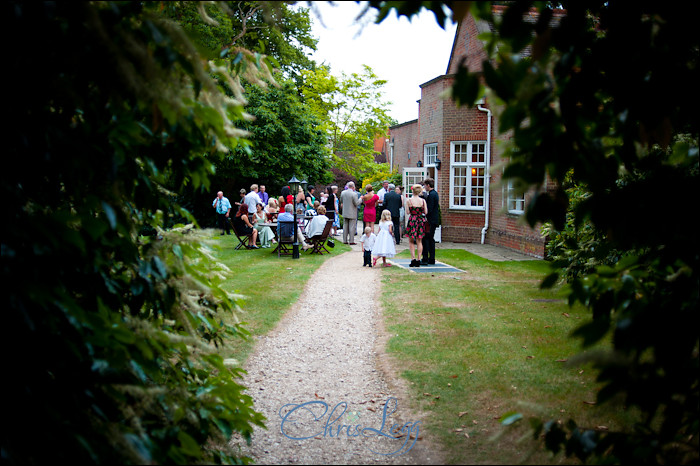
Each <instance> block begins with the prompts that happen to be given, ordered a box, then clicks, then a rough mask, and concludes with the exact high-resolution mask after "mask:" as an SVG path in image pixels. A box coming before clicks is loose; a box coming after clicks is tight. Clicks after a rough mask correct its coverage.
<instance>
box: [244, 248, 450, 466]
mask: <svg viewBox="0 0 700 466" xmlns="http://www.w3.org/2000/svg"><path fill="white" fill-rule="evenodd" d="M353 249H354V250H353V251H352V252H348V253H345V254H342V255H339V256H337V257H333V258H331V259H329V260H327V261H326V262H325V263H324V264H323V265H322V266H321V267H320V268H319V269H318V270H317V271H316V272H315V273H314V275H313V276H312V277H311V279H310V280H309V282H308V284H307V286H306V288H305V289H304V291H303V293H302V295H301V297H300V299H299V300H298V302H297V303H296V304H294V305H293V306H292V308H291V309H290V310H289V311H288V312H287V314H286V315H285V317H284V318H283V319H282V321H281V322H280V324H279V325H278V326H277V328H276V329H275V330H274V331H273V332H271V333H270V334H268V335H266V336H263V337H260V338H259V340H258V342H257V343H256V347H255V350H254V352H253V354H252V355H251V356H250V358H249V360H248V362H247V364H246V366H245V369H246V371H247V373H248V374H247V376H246V377H245V378H244V380H243V385H244V386H246V387H248V393H249V394H250V395H251V396H252V397H253V399H254V400H255V409H256V410H258V411H260V412H262V413H263V414H264V415H265V416H266V417H267V419H268V421H267V422H266V424H267V430H263V429H259V428H256V430H255V433H254V437H253V444H252V445H251V446H250V447H248V446H246V445H245V443H244V442H242V441H234V444H236V445H240V446H241V448H242V453H243V454H246V455H249V456H251V457H252V458H253V459H254V460H255V462H256V463H258V464H298V463H300V464H439V463H441V462H442V461H441V458H440V457H439V455H438V454H437V453H436V452H435V450H434V449H432V448H431V447H430V445H429V444H428V442H427V441H426V439H424V435H425V432H424V428H423V427H424V423H423V422H421V418H420V417H419V416H417V415H415V414H413V413H411V412H410V411H409V406H408V401H407V398H406V393H405V390H404V389H403V388H402V386H401V383H402V382H401V380H399V379H398V378H397V377H396V374H395V373H394V371H393V370H392V369H390V364H388V358H387V357H386V355H384V354H383V344H384V342H385V337H384V336H383V331H382V329H383V325H382V321H381V309H380V306H379V303H378V301H377V297H378V296H379V292H380V287H381V283H380V279H381V273H382V270H381V267H374V268H371V269H370V268H368V267H362V265H361V264H362V254H361V253H360V252H359V248H358V246H353ZM380 262H381V261H380ZM378 265H379V264H378ZM387 400H389V401H388V403H387ZM308 402H312V403H309V404H307V405H304V406H300V405H302V404H304V403H308ZM285 405H287V406H286V408H283V406H285ZM307 408H308V409H307ZM392 411H394V412H393V413H392ZM385 413H386V414H385ZM284 415H287V417H286V418H283V417H282V416H284ZM383 419H385V421H384V423H383ZM392 425H399V426H401V427H403V432H404V435H403V436H402V435H401V433H400V432H399V433H397V435H395V436H398V437H399V439H391V438H388V437H387V436H386V434H389V431H390V429H391V427H392ZM282 429H284V434H283V433H282V432H281V430H282ZM370 429H374V430H375V431H381V432H382V434H385V435H377V434H376V433H375V432H374V431H372V430H370ZM416 431H418V441H414V440H415V433H416ZM306 437H309V438H306ZM300 438H306V439H305V440H297V439H300ZM394 451H398V453H397V454H394V455H390V454H389V453H392V452H394ZM406 451H408V452H407V453H406Z"/></svg>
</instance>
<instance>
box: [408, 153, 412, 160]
mask: <svg viewBox="0 0 700 466" xmlns="http://www.w3.org/2000/svg"><path fill="white" fill-rule="evenodd" d="M408 160H411V153H410V152H409V153H408Z"/></svg>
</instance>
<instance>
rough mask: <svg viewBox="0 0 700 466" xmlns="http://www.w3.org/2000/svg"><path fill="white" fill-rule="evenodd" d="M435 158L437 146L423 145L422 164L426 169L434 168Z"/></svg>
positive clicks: (435, 144)
mask: <svg viewBox="0 0 700 466" xmlns="http://www.w3.org/2000/svg"><path fill="white" fill-rule="evenodd" d="M437 157H438V145H437V143H434V144H425V145H424V146H423V163H424V164H425V166H426V167H434V166H435V161H436V160H437Z"/></svg>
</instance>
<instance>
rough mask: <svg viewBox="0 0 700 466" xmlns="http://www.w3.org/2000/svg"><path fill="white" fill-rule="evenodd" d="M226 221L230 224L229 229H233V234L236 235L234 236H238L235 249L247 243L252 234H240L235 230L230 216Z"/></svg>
mask: <svg viewBox="0 0 700 466" xmlns="http://www.w3.org/2000/svg"><path fill="white" fill-rule="evenodd" d="M228 222H229V223H230V224H231V230H233V234H234V235H236V238H238V246H236V250H238V249H241V248H242V247H243V246H245V245H246V244H248V241H249V240H250V237H251V236H252V235H253V234H252V233H251V234H249V235H241V234H239V233H238V231H237V230H236V227H234V226H233V222H232V221H231V219H230V218H229V219H228Z"/></svg>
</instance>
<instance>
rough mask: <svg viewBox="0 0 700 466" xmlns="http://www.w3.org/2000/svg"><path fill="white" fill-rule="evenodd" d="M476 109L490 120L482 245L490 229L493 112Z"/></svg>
mask: <svg viewBox="0 0 700 466" xmlns="http://www.w3.org/2000/svg"><path fill="white" fill-rule="evenodd" d="M476 108H478V109H479V110H480V111H482V112H485V113H486V115H487V118H488V125H487V131H486V174H485V177H486V179H485V180H484V184H485V187H486V199H485V200H484V204H485V206H484V207H485V209H486V215H485V217H484V228H482V229H481V244H484V241H485V240H486V232H487V231H488V229H489V213H490V212H489V207H490V205H489V199H490V197H491V110H489V109H488V108H485V107H482V106H481V105H479V106H477V107H476Z"/></svg>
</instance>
